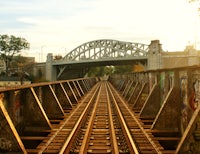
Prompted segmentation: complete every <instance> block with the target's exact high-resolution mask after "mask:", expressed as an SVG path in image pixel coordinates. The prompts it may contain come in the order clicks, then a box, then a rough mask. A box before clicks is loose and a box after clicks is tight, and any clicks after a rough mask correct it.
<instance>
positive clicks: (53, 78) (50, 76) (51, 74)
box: [45, 53, 57, 81]
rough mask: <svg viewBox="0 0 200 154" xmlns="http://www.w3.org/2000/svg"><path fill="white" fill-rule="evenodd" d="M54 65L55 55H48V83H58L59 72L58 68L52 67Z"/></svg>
mask: <svg viewBox="0 0 200 154" xmlns="http://www.w3.org/2000/svg"><path fill="white" fill-rule="evenodd" d="M52 63H53V54H52V53H48V55H47V61H46V67H45V68H46V80H47V81H56V80H57V79H56V78H57V77H56V75H57V71H56V67H55V66H53V65H52Z"/></svg>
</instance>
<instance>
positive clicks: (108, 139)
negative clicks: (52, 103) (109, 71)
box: [27, 81, 165, 154]
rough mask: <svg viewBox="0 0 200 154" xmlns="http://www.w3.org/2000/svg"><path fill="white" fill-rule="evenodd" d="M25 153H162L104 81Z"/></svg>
mask: <svg viewBox="0 0 200 154" xmlns="http://www.w3.org/2000/svg"><path fill="white" fill-rule="evenodd" d="M147 130H148V131H147ZM27 152H28V153H60V154H62V153H91V154H92V153H99V154H100V153H101V154H103V153H113V154H116V153H122V154H125V153H135V154H137V153H138V154H139V153H143V154H150V153H151V154H156V153H165V151H164V149H163V147H162V146H161V145H160V144H159V142H158V141H156V140H155V138H154V136H153V135H152V134H151V131H149V128H145V127H144V125H143V123H142V122H141V121H140V119H139V118H138V117H137V115H135V114H134V112H133V111H132V110H130V109H129V107H128V106H127V104H126V103H125V102H124V101H123V99H122V98H121V97H120V95H119V94H118V93H117V91H116V90H115V89H114V88H113V87H112V85H111V84H110V83H109V82H107V81H102V82H99V83H97V84H96V85H95V86H94V87H93V88H92V89H91V91H90V92H89V93H88V94H87V95H86V96H85V97H84V98H83V99H82V100H81V101H80V102H79V103H78V104H77V105H76V106H73V107H72V110H71V111H70V113H66V115H65V118H64V119H63V120H61V121H60V123H59V124H56V125H55V126H54V127H53V129H52V130H51V132H50V133H49V134H48V135H47V136H46V137H44V138H43V139H42V141H41V143H40V144H39V145H38V146H37V148H36V149H27Z"/></svg>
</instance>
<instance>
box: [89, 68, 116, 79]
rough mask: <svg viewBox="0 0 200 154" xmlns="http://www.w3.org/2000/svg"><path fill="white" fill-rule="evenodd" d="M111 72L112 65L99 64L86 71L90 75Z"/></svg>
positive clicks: (102, 74)
mask: <svg viewBox="0 0 200 154" xmlns="http://www.w3.org/2000/svg"><path fill="white" fill-rule="evenodd" d="M112 72H113V67H112V66H101V67H92V68H90V70H89V72H88V76H90V77H94V76H95V77H96V76H98V77H102V76H104V75H110V74H112Z"/></svg>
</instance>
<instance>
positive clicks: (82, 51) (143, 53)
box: [46, 39, 149, 80]
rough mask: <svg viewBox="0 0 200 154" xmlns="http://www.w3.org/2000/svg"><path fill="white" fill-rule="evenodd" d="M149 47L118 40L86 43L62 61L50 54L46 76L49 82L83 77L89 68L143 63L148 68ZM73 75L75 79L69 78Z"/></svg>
mask: <svg viewBox="0 0 200 154" xmlns="http://www.w3.org/2000/svg"><path fill="white" fill-rule="evenodd" d="M148 53H149V45H146V44H141V43H131V42H123V41H118V40H107V39H103V40H94V41H90V42H87V43H84V44H82V45H80V46H78V47H76V48H75V49H74V50H72V51H71V52H70V53H68V54H67V55H66V56H65V57H64V58H62V59H61V60H53V55H52V54H49V55H48V57H47V62H46V70H47V71H46V74H47V78H48V77H49V78H48V79H49V80H60V79H66V77H67V78H76V77H83V76H84V75H85V74H86V72H87V71H88V69H89V68H91V67H95V66H107V65H126V64H135V63H139V62H140V63H142V64H143V65H145V66H147V65H148V63H147V59H148ZM71 74H73V77H69V76H70V75H71Z"/></svg>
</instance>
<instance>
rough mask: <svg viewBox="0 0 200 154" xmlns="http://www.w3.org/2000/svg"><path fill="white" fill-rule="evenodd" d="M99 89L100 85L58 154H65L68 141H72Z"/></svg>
mask: <svg viewBox="0 0 200 154" xmlns="http://www.w3.org/2000/svg"><path fill="white" fill-rule="evenodd" d="M99 88H101V85H99V86H98V87H97V88H96V90H95V92H94V93H93V95H92V97H91V99H90V101H89V102H88V104H87V106H86V107H85V109H84V111H83V112H82V114H81V116H80V117H79V119H78V121H77V122H76V124H75V126H74V127H73V129H72V131H71V132H70V134H69V136H68V138H67V140H66V141H65V143H64V144H63V146H62V148H61V150H60V152H59V154H63V153H65V151H66V149H67V147H68V146H69V144H70V141H71V140H72V138H73V136H74V135H75V133H76V131H77V130H78V127H79V126H80V124H81V121H82V120H83V118H84V115H85V114H86V112H87V110H88V108H89V107H90V105H91V103H92V102H93V99H94V97H95V96H96V94H97V92H98V93H99V91H98V90H99Z"/></svg>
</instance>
